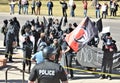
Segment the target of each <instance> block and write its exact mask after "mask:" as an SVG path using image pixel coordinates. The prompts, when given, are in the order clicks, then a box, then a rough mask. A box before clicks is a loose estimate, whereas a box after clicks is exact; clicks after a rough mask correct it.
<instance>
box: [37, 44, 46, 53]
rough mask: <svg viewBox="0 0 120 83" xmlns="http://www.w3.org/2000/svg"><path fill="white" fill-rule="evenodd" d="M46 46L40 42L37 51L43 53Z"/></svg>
mask: <svg viewBox="0 0 120 83" xmlns="http://www.w3.org/2000/svg"><path fill="white" fill-rule="evenodd" d="M46 46H47V44H46V43H45V42H41V43H40V45H39V47H38V49H37V51H43V49H44V48H45V47H46Z"/></svg>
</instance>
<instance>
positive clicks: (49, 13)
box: [48, 8, 53, 16]
mask: <svg viewBox="0 0 120 83" xmlns="http://www.w3.org/2000/svg"><path fill="white" fill-rule="evenodd" d="M48 15H49V16H50V15H53V14H52V8H48Z"/></svg>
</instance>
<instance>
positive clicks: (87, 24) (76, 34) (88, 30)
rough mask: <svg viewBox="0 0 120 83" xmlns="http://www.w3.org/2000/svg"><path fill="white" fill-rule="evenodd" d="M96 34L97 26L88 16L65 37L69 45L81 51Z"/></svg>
mask: <svg viewBox="0 0 120 83" xmlns="http://www.w3.org/2000/svg"><path fill="white" fill-rule="evenodd" d="M94 35H95V27H94V25H93V23H92V21H91V20H90V19H89V18H88V17H86V18H85V19H83V20H82V22H81V23H80V24H79V25H78V26H77V28H75V29H74V30H73V31H72V32H71V33H69V34H67V35H66V37H65V40H66V42H67V43H68V45H69V46H70V47H71V48H72V49H73V50H74V51H75V52H77V51H79V50H80V49H81V48H82V47H83V46H84V45H85V44H86V43H88V42H89V41H90V40H91V39H92V38H93V37H94Z"/></svg>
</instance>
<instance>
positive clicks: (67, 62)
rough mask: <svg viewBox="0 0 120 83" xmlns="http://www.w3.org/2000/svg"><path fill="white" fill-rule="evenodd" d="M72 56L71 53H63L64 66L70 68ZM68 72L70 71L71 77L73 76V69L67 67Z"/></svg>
mask: <svg viewBox="0 0 120 83" xmlns="http://www.w3.org/2000/svg"><path fill="white" fill-rule="evenodd" d="M72 58H73V55H72V54H71V53H66V54H65V60H66V66H67V67H70V68H72ZM67 71H68V73H70V75H71V77H73V70H72V69H67Z"/></svg>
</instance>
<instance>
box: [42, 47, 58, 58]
mask: <svg viewBox="0 0 120 83" xmlns="http://www.w3.org/2000/svg"><path fill="white" fill-rule="evenodd" d="M54 54H56V50H54V48H53V47H50V46H48V47H45V48H44V49H43V56H44V58H46V59H48V58H49V57H50V56H51V55H54Z"/></svg>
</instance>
